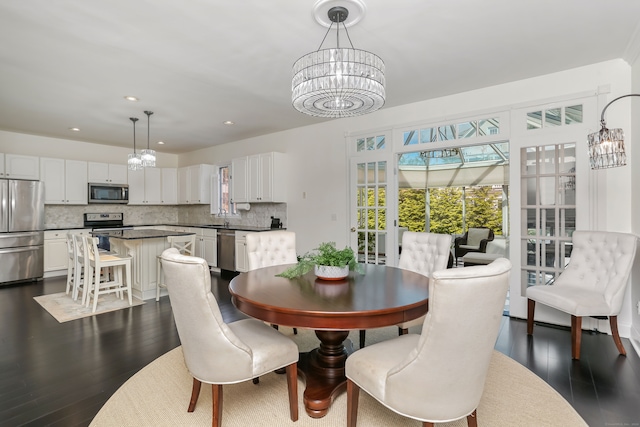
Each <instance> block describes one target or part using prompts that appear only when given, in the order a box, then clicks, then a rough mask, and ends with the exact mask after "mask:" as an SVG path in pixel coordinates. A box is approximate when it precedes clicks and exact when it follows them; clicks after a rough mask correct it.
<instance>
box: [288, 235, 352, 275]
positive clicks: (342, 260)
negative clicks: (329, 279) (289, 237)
mask: <svg viewBox="0 0 640 427" xmlns="http://www.w3.org/2000/svg"><path fill="white" fill-rule="evenodd" d="M315 265H330V266H335V267H346V266H349V270H354V269H355V268H356V265H357V262H356V257H355V254H354V252H353V249H351V248H350V247H345V248H344V249H341V250H338V249H336V244H335V242H324V243H321V244H320V245H319V246H318V247H317V248H315V249H313V250H311V251H310V252H307V253H306V254H304V255H302V256H301V257H298V263H297V264H296V265H295V266H293V267H290V268H288V269H286V270H285V271H283V272H282V273H280V274H278V275H277V276H280V277H286V278H287V279H292V278H294V277H298V276H302V275H304V274H307V273H308V272H309V271H311V269H313V267H314V266H315Z"/></svg>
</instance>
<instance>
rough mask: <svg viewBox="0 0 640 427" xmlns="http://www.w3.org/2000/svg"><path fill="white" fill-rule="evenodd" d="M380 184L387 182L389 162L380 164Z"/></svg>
mask: <svg viewBox="0 0 640 427" xmlns="http://www.w3.org/2000/svg"><path fill="white" fill-rule="evenodd" d="M378 182H380V183H383V182H387V162H379V163H378Z"/></svg>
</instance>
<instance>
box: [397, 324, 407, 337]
mask: <svg viewBox="0 0 640 427" xmlns="http://www.w3.org/2000/svg"><path fill="white" fill-rule="evenodd" d="M408 333H409V329H407V328H401V327H400V326H398V335H400V336H402V335H407V334H408Z"/></svg>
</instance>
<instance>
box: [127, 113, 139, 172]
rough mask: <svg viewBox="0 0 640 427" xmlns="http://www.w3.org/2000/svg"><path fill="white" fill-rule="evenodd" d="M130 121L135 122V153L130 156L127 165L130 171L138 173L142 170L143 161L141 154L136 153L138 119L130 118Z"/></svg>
mask: <svg viewBox="0 0 640 427" xmlns="http://www.w3.org/2000/svg"><path fill="white" fill-rule="evenodd" d="M129 120H131V121H132V122H133V153H132V154H129V159H128V160H127V165H128V166H129V170H132V171H137V170H140V169H142V159H141V158H140V154H138V153H136V122H137V121H138V118H137V117H129Z"/></svg>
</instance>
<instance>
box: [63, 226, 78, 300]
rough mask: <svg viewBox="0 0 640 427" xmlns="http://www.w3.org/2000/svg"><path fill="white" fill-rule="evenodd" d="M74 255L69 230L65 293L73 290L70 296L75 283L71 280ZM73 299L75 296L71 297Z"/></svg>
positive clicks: (74, 290)
mask: <svg viewBox="0 0 640 427" xmlns="http://www.w3.org/2000/svg"><path fill="white" fill-rule="evenodd" d="M75 262H76V260H75V257H74V254H73V234H71V232H68V233H67V289H66V290H65V293H66V294H67V295H69V291H71V290H73V292H72V293H71V295H72V296H74V295H75V293H76V289H75V283H74V281H73V270H74V267H75ZM73 299H74V300H75V298H73Z"/></svg>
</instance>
